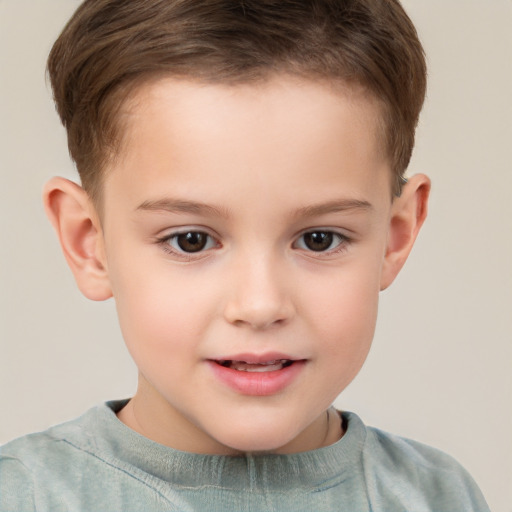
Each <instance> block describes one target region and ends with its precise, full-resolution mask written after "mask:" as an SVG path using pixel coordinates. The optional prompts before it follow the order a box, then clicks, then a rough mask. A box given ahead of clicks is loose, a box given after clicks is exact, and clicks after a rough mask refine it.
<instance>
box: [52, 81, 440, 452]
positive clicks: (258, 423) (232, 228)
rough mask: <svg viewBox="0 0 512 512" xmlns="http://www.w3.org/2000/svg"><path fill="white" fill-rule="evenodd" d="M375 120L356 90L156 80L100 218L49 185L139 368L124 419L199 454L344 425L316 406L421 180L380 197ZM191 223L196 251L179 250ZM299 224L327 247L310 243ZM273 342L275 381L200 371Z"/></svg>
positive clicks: (421, 201) (81, 276)
mask: <svg viewBox="0 0 512 512" xmlns="http://www.w3.org/2000/svg"><path fill="white" fill-rule="evenodd" d="M378 119H379V109H378V106H377V103H376V102H375V101H373V100H372V99H371V98H369V97H368V96H366V95H364V94H363V93H362V92H361V91H358V90H355V89H351V88H344V89H337V90H334V89H333V88H329V87H328V86H327V85H324V84H319V83H315V82H311V81H307V80H299V79H296V78H290V77H286V76H277V77H273V78H272V79H269V80H268V81H266V82H264V83H261V84H258V85H237V86H227V85H204V84H199V83H196V82H192V81H177V80H173V79H163V80H160V81H158V82H156V83H152V84H148V85H145V86H143V87H142V88H141V89H140V90H139V91H138V93H137V94H136V96H135V97H134V98H133V101H131V102H130V105H129V108H127V126H126V134H125V140H124V144H123V149H122V151H121V154H120V155H119V158H118V159H117V160H116V162H115V164H114V165H113V166H112V167H111V168H110V169H108V170H107V172H106V179H105V182H104V185H103V196H102V197H103V204H102V218H101V219H100V218H99V217H98V215H97V213H96V210H95V208H94V205H93V204H92V203H91V201H90V200H89V198H88V197H87V194H86V193H85V192H84V191H83V190H82V189H81V188H80V187H78V186H77V185H75V184H73V183H71V182H69V181H66V180H64V179H62V178H55V179H53V180H52V181H51V182H50V183H49V184H48V185H47V186H46V189H45V205H46V209H47V212H48V215H49V217H50V220H51V221H52V223H53V224H54V226H55V228H56V230H57V232H58V234H59V237H60V240H61V243H62V247H63V250H64V254H65V255H66V258H67V260H68V263H69V264H70V267H71V268H72V270H73V272H74V274H75V277H76V280H77V283H78V285H79V287H80V289H81V290H82V292H83V293H84V294H85V295H86V296H87V297H89V298H91V299H94V300H105V299H107V298H109V297H111V296H113V297H114V298H115V301H116V305H117V311H118V315H119V321H120V325H121V329H122V332H123V336H124V339H125V341H126V344H127V347H128V349H129V351H130V353H131V355H132V357H133V359H134V361H135V363H136V365H137V367H138V369H139V385H138V390H137V393H136V395H135V396H134V397H133V399H132V400H131V401H130V402H129V404H128V405H127V406H126V407H125V408H124V409H123V410H122V411H121V412H120V413H119V419H120V420H121V421H123V422H124V423H125V424H126V425H128V426H129V427H130V428H132V429H134V430H136V431H138V432H139V433H141V434H142V435H145V436H146V437H148V438H150V439H152V440H154V441H157V442H159V443H162V444H165V445H168V446H171V447H173V448H176V449H179V450H185V451H191V452H196V453H215V454H237V453H240V452H275V453H293V452H300V451H306V450H311V449H315V448H318V447H320V446H325V445H328V444H331V443H332V442H335V441H336V440H337V439H339V438H340V437H341V436H342V434H343V432H342V431H341V426H340V421H339V418H337V416H336V415H335V414H328V413H327V412H326V411H328V410H329V408H330V405H331V403H332V401H333V400H334V399H335V398H336V397H337V395H338V394H339V393H340V392H341V391H342V390H343V389H344V388H345V387H346V386H347V385H348V384H349V383H350V382H351V381H352V379H353V378H354V377H355V376H356V374H357V373H358V371H359V370H360V368H361V366H362V365H363V362H364V361H365V358H366V356H367V354H368V351H369V349H370V346H371V342H372V338H373V334H374V328H375V322H376V317H377V306H378V297H379V292H380V291H381V290H382V289H384V288H386V287H387V286H389V284H390V283H391V282H392V281H393V279H394V278H395V276H396V275H397V273H398V272H399V270H400V268H401V267H402V265H403V263H404V262H405V260H406V258H407V255H408V254H409V251H410V249H411V247H412V245H413V242H414V239H415V237H416V235H417V233H418V230H419V228H420V226H421V224H422V222H423V220H424V218H425V215H426V204H427V197H428V192H429V187H430V185H429V181H428V178H426V177H425V176H422V175H418V176H415V177H413V178H412V179H411V180H410V181H409V183H408V184H407V185H406V186H405V187H404V191H403V193H402V196H401V197H400V198H395V199H392V198H391V170H390V168H389V162H388V159H387V157H386V155H385V153H384V152H383V151H382V143H381V140H380V137H379V131H378V124H379V123H378ZM187 232H189V233H191V232H192V233H197V232H201V233H203V234H204V235H203V236H205V237H206V238H205V239H206V240H207V243H206V245H205V247H204V248H203V249H202V250H199V251H197V252H193V253H191V252H186V251H184V250H183V249H182V248H180V245H179V244H180V241H182V239H183V236H182V237H181V238H179V237H178V236H177V233H178V234H179V233H181V234H183V233H187ZM311 232H316V233H317V235H316V236H317V237H318V236H320V234H323V236H329V233H331V234H332V243H331V244H330V245H329V246H328V247H327V248H325V249H324V248H322V250H312V249H311V245H308V243H307V240H308V238H307V236H306V237H305V236H304V235H305V234H307V233H311ZM315 248H317V249H318V246H315ZM271 352H273V353H275V352H279V353H281V354H285V355H286V356H287V358H290V359H294V360H300V361H302V363H300V369H299V371H298V372H297V374H296V375H295V377H294V378H293V379H292V380H291V381H290V382H289V383H288V384H287V385H286V386H284V388H283V389H279V391H278V392H274V393H270V394H268V395H264V396H254V395H250V394H246V393H243V392H240V391H238V390H235V389H233V388H232V387H230V386H228V385H226V384H225V382H223V381H221V380H219V378H218V377H217V375H216V374H215V372H214V371H212V363H211V361H212V360H219V359H225V358H228V356H230V355H231V356H232V355H234V354H241V353H244V354H247V353H249V354H253V355H263V356H265V354H269V353H271Z"/></svg>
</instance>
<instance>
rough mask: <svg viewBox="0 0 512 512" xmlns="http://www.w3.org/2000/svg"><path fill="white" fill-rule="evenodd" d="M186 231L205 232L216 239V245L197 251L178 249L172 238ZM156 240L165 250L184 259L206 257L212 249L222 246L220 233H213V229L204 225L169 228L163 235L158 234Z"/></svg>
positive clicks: (190, 259)
mask: <svg viewBox="0 0 512 512" xmlns="http://www.w3.org/2000/svg"><path fill="white" fill-rule="evenodd" d="M186 233H203V234H205V235H206V236H208V237H209V238H211V239H212V240H213V241H214V246H213V247H209V248H207V249H201V250H199V251H197V252H186V251H182V250H179V249H176V248H175V247H173V246H172V245H171V244H170V242H169V241H170V240H172V239H173V238H176V237H178V236H179V235H183V234H186ZM155 241H156V243H157V244H158V245H160V246H161V248H162V250H163V251H164V252H166V253H168V254H170V255H171V256H174V257H176V258H179V259H182V260H184V261H192V260H198V259H202V258H204V257H206V256H207V255H208V253H209V252H210V251H211V250H212V249H215V248H218V247H220V242H219V237H218V235H216V234H213V233H212V230H211V229H208V228H205V227H204V226H180V227H179V228H173V229H167V230H164V231H163V234H162V235H158V236H157V237H156V240H155Z"/></svg>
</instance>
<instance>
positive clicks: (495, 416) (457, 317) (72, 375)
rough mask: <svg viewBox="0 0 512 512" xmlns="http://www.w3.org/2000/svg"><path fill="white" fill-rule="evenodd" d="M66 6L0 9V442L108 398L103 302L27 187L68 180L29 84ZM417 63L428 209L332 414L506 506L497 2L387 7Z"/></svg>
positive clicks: (507, 3) (504, 59) (55, 127)
mask: <svg viewBox="0 0 512 512" xmlns="http://www.w3.org/2000/svg"><path fill="white" fill-rule="evenodd" d="M76 5H77V2H76V1H75V0H0V180H1V185H0V196H1V197H0V258H1V265H0V278H1V284H0V286H1V288H0V302H1V303H0V315H1V316H0V329H1V331H0V410H1V411H2V415H1V417H2V419H1V421H0V443H1V442H5V441H7V440H8V439H10V438H12V437H15V436H18V435H21V434H23V433H27V432H30V431H34V430H38V429H43V428H46V427H47V426H49V425H51V424H54V423H57V422H61V421H64V420H66V419H68V418H72V417H74V416H76V415H78V414H80V413H81V412H82V411H84V410H85V409H86V408H88V407H90V406H92V405H93V404H95V403H97V402H99V401H101V400H105V399H111V398H119V397H126V396H128V395H130V394H131V393H132V392H133V391H134V388H135V369H134V367H133V364H132V363H131V361H130V360H129V357H128V355H127V354H126V353H125V350H124V348H123V342H122V339H121V336H120V333H119V330H118V327H117V324H116V319H115V311H114V306H113V303H112V302H107V303H92V302H88V301H87V300H85V299H84V298H82V297H81V296H80V294H79V292H78V290H77V289H76V287H75V285H74V283H73V281H72V277H71V274H70V272H69V271H68V269H67V268H66V267H65V263H64V259H63V257H62V256H61V254H60V250H59V248H58V245H57V242H56V239H55V237H54V235H53V233H52V231H51V228H50V227H49V225H48V223H47V221H46V219H45V218H44V215H43V211H42V207H41V202H40V191H41V187H42V185H43V183H44V181H45V180H46V179H48V178H49V177H50V176H52V175H54V174H60V175H65V176H68V177H74V171H73V168H72V166H71V164H70V162H69V160H68V157H67V150H66V146H65V139H64V133H63V130H62V129H61V127H60V126H59V124H58V120H57V116H56V114H55V113H54V111H53V105H52V103H51V101H50V94H49V92H48V89H47V87H46V86H45V82H44V64H45V58H46V55H47V53H48V50H49V48H50V45H51V42H52V41H53V40H54V38H55V37H56V36H57V34H58V31H59V30H60V28H61V27H62V26H63V24H64V22H65V20H66V19H67V18H68V16H69V15H70V14H71V12H72V10H73V9H74V8H75V6H76ZM404 5H405V7H406V8H407V9H408V11H409V13H410V15H411V17H412V18H413V20H414V21H415V22H416V24H417V26H418V30H419V32H420V36H421V37H422V39H423V42H424V44H425V47H426V50H427V53H428V58H429V63H430V88H429V95H428V101H427V104H426V107H425V110H424V114H423V117H422V121H421V125H420V127H419V133H418V144H417V149H416V153H415V156H414V159H413V162H412V164H411V168H410V171H411V173H414V172H426V173H428V174H429V175H430V176H431V177H432V179H433V193H432V202H431V213H430V218H429V219H428V222H427V225H426V226H425V228H424V231H423V232H422V234H421V236H420V239H419V241H418V244H417V247H416V249H415V250H414V251H413V254H412V256H411V258H410V260H409V262H408V264H407V265H406V268H405V270H404V271H403V274H402V275H401V276H400V277H399V279H398V281H397V282H396V283H395V285H394V286H393V287H392V288H391V290H389V291H387V292H385V293H384V294H383V296H382V302H381V318H380V321H379V325H378V330H377V335H376V339H375V345H374V348H373V351H372V353H371V355H370V358H369V360H368V362H367V365H366V366H365V368H364V369H363V370H362V372H361V374H360V376H359V377H358V378H357V379H356V381H355V382H354V384H352V385H351V386H350V387H349V389H348V390H347V391H346V392H345V393H343V395H342V396H341V397H340V398H339V399H338V401H337V405H338V406H339V407H343V408H345V409H349V410H354V411H356V412H358V413H359V414H360V415H361V416H362V417H363V418H364V419H365V420H366V422H368V423H370V424H373V425H377V426H379V427H381V428H384V429H386V430H391V431H393V432H396V433H399V434H401V435H405V436H408V437H412V438H415V439H419V440H421V441H424V442H426V443H428V444H432V445H435V446H437V447H439V448H441V449H443V450H445V451H447V452H449V453H450V454H452V455H453V456H455V457H456V458H457V459H458V460H459V461H461V462H462V463H463V465H465V466H466V467H467V468H468V469H469V471H470V472H471V473H472V474H473V476H474V478H475V479H476V480H477V482H478V483H479V485H480V486H481V488H482V490H483V491H484V494H485V495H486V497H487V499H488V501H489V504H490V506H491V508H492V509H493V510H494V511H495V512H511V511H512V505H511V503H512V495H511V492H510V489H511V487H512V486H511V482H512V378H511V373H512V372H511V367H512V339H511V338H512V321H511V317H512V207H511V203H512V198H511V195H512V194H511V192H512V164H511V160H512V158H511V157H512V154H511V150H510V148H511V146H512V121H511V120H512V98H511V95H512V64H511V63H512V1H511V0H428V1H427V0H404Z"/></svg>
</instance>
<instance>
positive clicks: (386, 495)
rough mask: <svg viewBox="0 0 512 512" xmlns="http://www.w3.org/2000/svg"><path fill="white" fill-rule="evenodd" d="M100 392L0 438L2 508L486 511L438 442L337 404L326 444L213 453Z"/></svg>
mask: <svg viewBox="0 0 512 512" xmlns="http://www.w3.org/2000/svg"><path fill="white" fill-rule="evenodd" d="M125 404H126V401H117V402H108V403H107V404H103V405H100V406H98V407H95V408H93V409H91V410H90V411H88V412H87V413H86V414H84V415H83V416H81V417H80V418H78V419H76V420H74V421H71V422H69V423H64V424H63V425H59V426H56V427H53V428H50V429H49V430H47V431H46V432H43V433H39V434H32V435H29V436H25V437H22V438H20V439H17V440H15V441H12V442H11V443H8V444H7V445H5V446H3V447H2V448H1V449H0V511H1V512H29V511H35V510H37V511H38V512H60V511H66V512H75V511H81V512H94V511H98V512H99V511H101V512H113V511H116V512H121V511H122V512H157V511H158V512H163V511H180V512H188V511H201V512H205V511H208V512H215V511H219V512H230V511H239V512H248V511H255V512H267V511H279V512H286V511H293V512H298V511H307V512H317V511H322V512H324V511H347V512H370V511H371V512H402V511H403V512H405V511H407V512H488V511H489V508H488V507H487V505H486V503H485V500H484V498H483V497H482V494H481V493H480V491H479V489H478V488H477V486H476V484H475V483H474V482H473V480H472V479H471V477H470V476H469V475H468V474H467V473H466V471H465V470H464V469H463V468H461V466H460V465H459V464H458V463H457V462H455V461H454V460H453V459H452V458H451V457H449V456H448V455H445V454H444V453H442V452H439V451H438V450H435V449H433V448H430V447H427V446H425V445H422V444H419V443H416V442H414V441H410V440H406V439H402V438H400V437H396V436H393V435H390V434H387V433H384V432H382V431H380V430H377V429H374V428H369V427H366V426H365V425H364V424H363V422H362V421H361V420H360V419H359V417H358V416H356V415H355V414H353V413H343V420H344V422H345V424H346V428H347V430H346V433H345V435H344V436H343V438H342V439H341V440H340V441H338V442H337V443H335V444H334V445H332V446H328V447H325V448H321V449H319V450H314V451H310V452H304V453H297V454H292V455H245V456H230V457H226V456H217V455H198V454H192V453H186V452H180V451H177V450H174V449H172V448H168V447H166V446H162V445H159V444H157V443H155V442H153V441H150V440H149V439H147V438H145V437H143V436H141V435H139V434H137V433H136V432H134V431H132V430H131V429H129V428H128V427H126V426H125V425H124V424H123V423H121V422H120V421H119V420H118V419H117V417H116V415H115V411H118V410H120V409H121V408H122V407H123V406H124V405H125Z"/></svg>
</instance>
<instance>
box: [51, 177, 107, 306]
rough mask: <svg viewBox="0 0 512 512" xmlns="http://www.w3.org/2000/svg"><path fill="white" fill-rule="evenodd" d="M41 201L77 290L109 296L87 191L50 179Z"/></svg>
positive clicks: (93, 295)
mask: <svg viewBox="0 0 512 512" xmlns="http://www.w3.org/2000/svg"><path fill="white" fill-rule="evenodd" d="M43 202H44V207H45V210H46V214H47V216H48V218H49V220H50V222H51V223H52V225H53V227H54V229H55V231H56V232H57V236H58V237H59V241H60V244H61V247H62V251H63V253H64V256H65V258H66V261H67V262H68V265H69V267H70V268H71V271H72V272H73V275H74V276H75V280H76V282H77V285H78V287H79V288H80V290H81V292H82V293H83V294H84V295H85V296H86V297H87V298H89V299H92V300H106V299H108V298H110V297H111V296H112V290H111V287H110V282H109V278H108V272H107V268H106V258H105V251H104V244H103V233H102V229H101V224H100V222H99V218H98V215H97V214H96V210H95V209H94V206H93V205H92V202H91V200H90V198H89V196H88V195H87V193H86V192H85V191H84V190H83V189H82V188H81V187H80V186H79V185H77V184H76V183H73V182H72V181H69V180H66V179H64V178H52V179H51V180H50V181H49V182H48V183H47V184H46V185H45V187H44V191H43Z"/></svg>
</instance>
